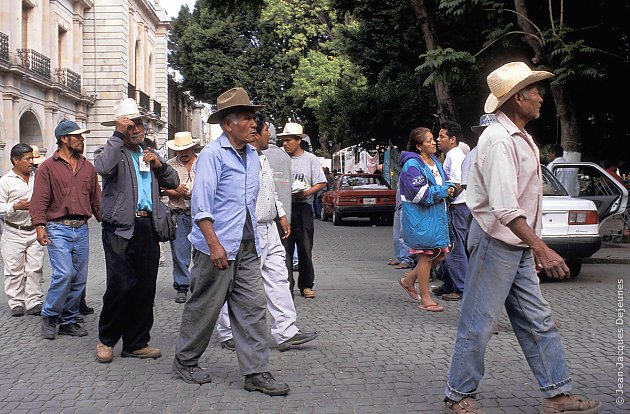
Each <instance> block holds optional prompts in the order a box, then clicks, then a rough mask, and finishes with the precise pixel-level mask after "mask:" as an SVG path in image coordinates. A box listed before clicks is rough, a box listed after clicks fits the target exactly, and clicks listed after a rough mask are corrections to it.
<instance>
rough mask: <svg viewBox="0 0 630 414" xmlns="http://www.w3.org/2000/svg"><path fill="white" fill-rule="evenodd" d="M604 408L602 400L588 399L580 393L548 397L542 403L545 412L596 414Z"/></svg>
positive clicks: (548, 413)
mask: <svg viewBox="0 0 630 414" xmlns="http://www.w3.org/2000/svg"><path fill="white" fill-rule="evenodd" d="M601 410H602V403H601V401H597V400H587V399H585V398H583V397H580V396H579V395H567V394H563V395H560V396H558V395H557V396H555V397H554V398H546V399H544V400H543V403H542V413H543V414H555V413H584V414H596V413H598V412H600V411H601Z"/></svg>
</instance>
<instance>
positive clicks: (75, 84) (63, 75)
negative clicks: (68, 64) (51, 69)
mask: <svg viewBox="0 0 630 414" xmlns="http://www.w3.org/2000/svg"><path fill="white" fill-rule="evenodd" d="M57 78H59V83H61V84H63V85H66V86H67V87H68V88H70V89H72V90H73V91H75V92H79V93H81V75H79V74H78V73H76V72H73V71H71V70H70V69H68V68H57Z"/></svg>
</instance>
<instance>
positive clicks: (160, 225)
mask: <svg viewBox="0 0 630 414" xmlns="http://www.w3.org/2000/svg"><path fill="white" fill-rule="evenodd" d="M157 221H158V222H157V223H156V224H157V226H156V227H157V229H156V233H157V237H158V240H159V241H161V242H167V241H171V240H175V238H176V236H177V224H176V223H175V220H173V216H172V214H171V213H170V211H168V209H167V207H166V206H165V205H164V203H162V201H161V200H159V201H158V214H157Z"/></svg>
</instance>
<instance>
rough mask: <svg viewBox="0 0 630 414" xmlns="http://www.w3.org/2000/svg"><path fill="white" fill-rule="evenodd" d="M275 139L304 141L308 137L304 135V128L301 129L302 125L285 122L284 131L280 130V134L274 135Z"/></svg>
mask: <svg viewBox="0 0 630 414" xmlns="http://www.w3.org/2000/svg"><path fill="white" fill-rule="evenodd" d="M276 137H277V138H278V139H288V138H300V139H304V138H306V137H308V135H306V134H305V133H304V128H302V125H300V124H298V123H295V122H287V123H286V124H284V129H283V130H282V132H281V133H279V134H276Z"/></svg>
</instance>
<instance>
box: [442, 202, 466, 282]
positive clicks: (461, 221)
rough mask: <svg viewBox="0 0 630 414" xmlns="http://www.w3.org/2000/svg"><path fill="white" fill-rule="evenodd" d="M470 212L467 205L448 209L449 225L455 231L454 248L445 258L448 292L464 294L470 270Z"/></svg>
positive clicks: (444, 271) (443, 269)
mask: <svg viewBox="0 0 630 414" xmlns="http://www.w3.org/2000/svg"><path fill="white" fill-rule="evenodd" d="M469 215H470V210H469V209H468V207H467V206H466V204H458V205H457V206H450V207H449V209H448V216H449V217H448V218H449V223H450V225H451V226H452V230H453V236H454V237H453V247H452V248H451V251H450V253H449V254H447V255H446V257H445V258H444V262H443V263H442V266H440V269H441V271H442V272H443V273H442V281H443V282H444V285H445V286H444V288H445V289H446V290H447V291H448V292H456V293H462V292H463V291H464V281H465V280H466V270H467V268H468V254H467V253H466V237H467V236H468V216H469Z"/></svg>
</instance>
